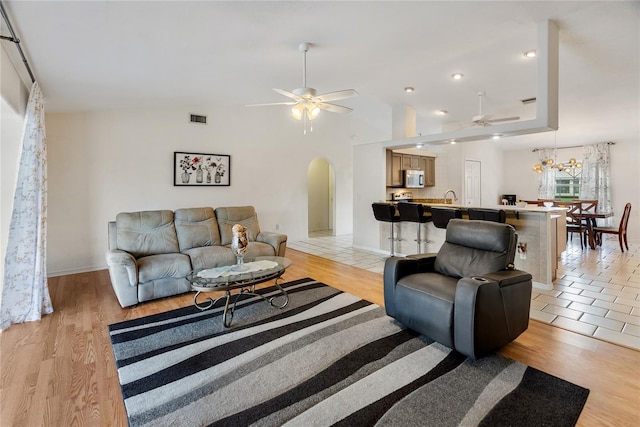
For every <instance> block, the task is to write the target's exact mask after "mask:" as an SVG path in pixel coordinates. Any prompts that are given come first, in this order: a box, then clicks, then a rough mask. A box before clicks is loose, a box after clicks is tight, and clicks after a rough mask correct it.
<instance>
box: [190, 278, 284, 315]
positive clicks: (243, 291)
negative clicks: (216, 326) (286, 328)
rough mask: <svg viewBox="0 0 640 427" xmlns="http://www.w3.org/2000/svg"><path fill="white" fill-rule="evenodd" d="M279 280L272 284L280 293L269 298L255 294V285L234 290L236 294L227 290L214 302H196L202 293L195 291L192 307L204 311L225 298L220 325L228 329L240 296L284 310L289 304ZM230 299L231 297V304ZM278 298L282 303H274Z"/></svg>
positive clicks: (210, 300) (208, 300)
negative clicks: (255, 298) (254, 298)
mask: <svg viewBox="0 0 640 427" xmlns="http://www.w3.org/2000/svg"><path fill="white" fill-rule="evenodd" d="M281 280H282V279H281V278H280V277H278V278H276V279H275V283H274V284H275V286H276V288H278V290H279V291H280V294H279V295H274V296H272V297H269V298H267V297H265V296H264V295H260V294H257V293H256V292H255V288H256V285H250V286H246V287H239V288H236V289H238V292H236V293H233V294H232V293H231V291H232V289H227V290H225V291H224V295H222V296H221V297H218V298H216V299H215V300H214V299H213V298H211V297H207V298H206V299H205V300H204V301H202V302H198V297H199V296H200V294H201V293H202V291H197V292H196V294H195V296H194V297H193V305H195V306H196V307H197V308H198V309H200V310H202V311H204V310H208V309H210V308H211V307H213V306H214V305H215V303H216V302H218V301H219V300H221V299H222V298H225V302H224V312H223V313H222V324H223V325H224V326H225V328H229V327H231V322H232V321H233V313H234V312H235V310H236V303H237V302H238V299H239V298H240V295H254V296H257V297H260V298H262V299H263V300H265V301H267V302H268V303H269V304H271V306H272V307H276V308H280V309H282V308H285V307H286V306H287V304H288V303H289V295H288V294H287V291H285V290H284V289H282V287H281V286H280V283H279V281H281ZM211 290H212V291H214V290H215V289H213V288H212V289H211ZM232 297H233V303H231V298H232ZM279 298H283V299H284V301H283V302H282V303H281V304H277V303H276V301H275V300H276V299H279Z"/></svg>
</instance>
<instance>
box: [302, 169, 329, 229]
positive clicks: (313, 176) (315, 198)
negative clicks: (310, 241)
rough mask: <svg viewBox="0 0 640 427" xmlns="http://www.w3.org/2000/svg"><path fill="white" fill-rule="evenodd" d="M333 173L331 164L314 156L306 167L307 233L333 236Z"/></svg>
mask: <svg viewBox="0 0 640 427" xmlns="http://www.w3.org/2000/svg"><path fill="white" fill-rule="evenodd" d="M334 194H335V173H334V170H333V167H332V166H331V164H330V163H329V162H328V161H327V160H326V159H323V158H316V159H313V160H312V161H311V163H309V168H308V169H307V197H308V221H307V224H308V230H307V231H308V235H309V237H320V236H333V235H334V220H335V205H334V200H335V198H334Z"/></svg>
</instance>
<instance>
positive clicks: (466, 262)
mask: <svg viewBox="0 0 640 427" xmlns="http://www.w3.org/2000/svg"><path fill="white" fill-rule="evenodd" d="M516 238H517V237H516V235H515V230H514V229H513V227H511V226H510V225H507V224H500V223H494V222H488V221H474V220H462V219H453V220H451V221H450V222H449V225H448V226H447V237H446V240H445V242H444V244H443V245H442V247H441V248H440V251H438V254H437V255H436V261H435V265H434V269H435V271H436V272H438V273H441V274H445V275H447V276H452V277H457V278H460V277H471V276H479V275H482V274H485V273H490V272H494V271H500V270H504V269H505V268H506V267H507V266H508V265H509V264H510V263H513V259H514V256H515V252H514V251H513V249H512V248H513V247H515V243H514V242H515V240H516Z"/></svg>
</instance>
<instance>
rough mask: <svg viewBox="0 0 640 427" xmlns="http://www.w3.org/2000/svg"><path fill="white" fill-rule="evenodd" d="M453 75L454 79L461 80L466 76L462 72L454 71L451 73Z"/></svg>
mask: <svg viewBox="0 0 640 427" xmlns="http://www.w3.org/2000/svg"><path fill="white" fill-rule="evenodd" d="M451 77H452V78H453V80H460V79H462V78H463V77H464V74H462V73H453V74H451Z"/></svg>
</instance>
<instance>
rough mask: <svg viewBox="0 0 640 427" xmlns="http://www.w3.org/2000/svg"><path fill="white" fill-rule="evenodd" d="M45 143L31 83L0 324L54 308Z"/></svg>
mask: <svg viewBox="0 0 640 427" xmlns="http://www.w3.org/2000/svg"><path fill="white" fill-rule="evenodd" d="M46 235H47V143H46V134H45V127H44V103H43V97H42V92H41V91H40V87H39V86H38V83H37V82H36V83H33V86H32V87H31V94H30V95H29V103H28V105H27V113H26V121H25V128H24V135H23V139H22V153H21V156H20V165H19V167H18V179H17V183H16V192H15V194H14V199H13V212H12V214H11V222H10V225H9V238H8V243H7V254H6V257H5V260H4V278H3V288H2V306H1V307H0V330H4V329H7V328H8V327H9V326H10V325H11V324H12V323H22V322H28V321H33V320H39V319H40V318H41V317H42V315H43V314H49V313H51V312H53V306H52V305H51V297H50V296H49V288H48V287H47V268H46V249H47V248H46Z"/></svg>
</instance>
